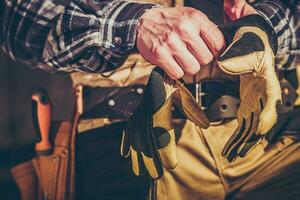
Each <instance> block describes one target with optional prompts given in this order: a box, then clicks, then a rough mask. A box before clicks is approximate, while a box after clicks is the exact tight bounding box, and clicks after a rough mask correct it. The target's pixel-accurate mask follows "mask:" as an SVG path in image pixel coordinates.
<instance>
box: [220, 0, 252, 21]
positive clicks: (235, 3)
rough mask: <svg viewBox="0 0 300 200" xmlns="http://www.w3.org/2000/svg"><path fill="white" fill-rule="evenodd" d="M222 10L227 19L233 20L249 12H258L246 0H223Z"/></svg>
mask: <svg viewBox="0 0 300 200" xmlns="http://www.w3.org/2000/svg"><path fill="white" fill-rule="evenodd" d="M224 12H225V16H226V17H227V19H229V21H234V20H236V19H239V18H241V17H244V16H247V15H250V14H258V12H257V11H256V10H255V9H254V8H253V7H252V6H251V5H250V4H248V3H247V2H246V0H224Z"/></svg>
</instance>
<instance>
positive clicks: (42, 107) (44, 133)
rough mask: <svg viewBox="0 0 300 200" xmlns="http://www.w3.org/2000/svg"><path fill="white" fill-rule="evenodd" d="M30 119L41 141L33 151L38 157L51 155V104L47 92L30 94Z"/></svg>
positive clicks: (42, 90)
mask: <svg viewBox="0 0 300 200" xmlns="http://www.w3.org/2000/svg"><path fill="white" fill-rule="evenodd" d="M31 99H32V117H33V122H34V125H35V127H36V130H37V132H38V133H39V134H40V136H41V141H40V142H38V143H36V145H35V150H36V152H37V154H38V155H40V156H47V155H50V154H51V153H52V145H51V143H50V141H49V135H50V126H51V103H50V99H49V96H48V94H47V91H46V90H44V89H39V90H37V91H35V92H34V93H33V94H32V98H31Z"/></svg>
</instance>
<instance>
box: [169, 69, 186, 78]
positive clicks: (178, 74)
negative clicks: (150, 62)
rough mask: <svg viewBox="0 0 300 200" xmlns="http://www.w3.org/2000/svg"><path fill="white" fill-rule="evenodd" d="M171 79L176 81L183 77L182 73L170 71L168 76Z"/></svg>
mask: <svg viewBox="0 0 300 200" xmlns="http://www.w3.org/2000/svg"><path fill="white" fill-rule="evenodd" d="M168 75H169V76H170V78H171V79H174V80H178V79H180V78H182V77H183V75H184V73H183V72H179V71H172V73H170V74H168Z"/></svg>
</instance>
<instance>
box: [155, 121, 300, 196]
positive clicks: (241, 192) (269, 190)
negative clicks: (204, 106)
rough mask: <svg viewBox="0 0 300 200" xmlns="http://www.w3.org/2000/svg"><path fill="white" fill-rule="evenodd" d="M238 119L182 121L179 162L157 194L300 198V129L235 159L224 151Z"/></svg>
mask: <svg viewBox="0 0 300 200" xmlns="http://www.w3.org/2000/svg"><path fill="white" fill-rule="evenodd" d="M236 125H237V122H236V120H233V121H231V122H228V123H226V124H223V125H219V126H211V127H210V128H209V129H207V130H200V129H199V128H198V127H196V126H195V125H194V124H193V123H191V122H190V121H187V122H180V123H178V124H177V127H176V132H177V134H178V147H177V154H178V159H179V163H178V166H177V168H176V169H174V170H165V173H164V176H163V177H162V178H160V179H158V180H156V181H155V183H154V187H153V190H154V191H152V194H154V197H155V198H156V199H158V200H200V199H272V200H273V199H289V200H291V199H300V142H297V139H299V138H300V133H299V136H298V138H296V137H294V136H293V137H291V136H283V137H282V138H281V139H280V140H278V141H277V143H276V144H274V145H272V146H270V145H268V142H267V140H263V141H262V142H261V143H260V144H259V145H258V146H257V147H256V148H255V149H253V150H252V151H251V152H250V153H249V154H248V155H247V156H246V157H244V158H238V159H236V160H235V161H234V162H231V163H230V162H228V161H227V160H226V159H225V158H223V157H222V155H221V151H222V148H223V147H224V145H225V143H226V141H227V140H228V139H229V137H230V135H231V134H232V132H233V130H234V129H235V127H236ZM298 141H299V140H298ZM266 147H268V148H266Z"/></svg>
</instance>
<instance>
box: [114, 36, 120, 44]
mask: <svg viewBox="0 0 300 200" xmlns="http://www.w3.org/2000/svg"><path fill="white" fill-rule="evenodd" d="M121 43H122V39H121V38H120V37H114V44H115V45H117V46H118V45H120V44H121Z"/></svg>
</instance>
